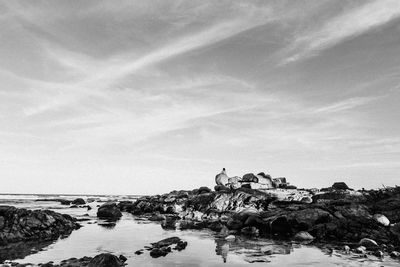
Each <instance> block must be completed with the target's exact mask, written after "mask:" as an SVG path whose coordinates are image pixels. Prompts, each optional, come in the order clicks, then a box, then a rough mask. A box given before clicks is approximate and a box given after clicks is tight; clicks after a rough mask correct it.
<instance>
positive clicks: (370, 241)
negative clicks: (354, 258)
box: [359, 238, 378, 248]
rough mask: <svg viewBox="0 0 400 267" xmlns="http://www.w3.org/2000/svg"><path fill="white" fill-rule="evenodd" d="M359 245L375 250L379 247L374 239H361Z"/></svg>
mask: <svg viewBox="0 0 400 267" xmlns="http://www.w3.org/2000/svg"><path fill="white" fill-rule="evenodd" d="M359 244H360V245H361V246H364V247H366V248H374V247H377V246H378V244H377V243H376V241H375V240H373V239H370V238H363V239H361V240H360V242H359Z"/></svg>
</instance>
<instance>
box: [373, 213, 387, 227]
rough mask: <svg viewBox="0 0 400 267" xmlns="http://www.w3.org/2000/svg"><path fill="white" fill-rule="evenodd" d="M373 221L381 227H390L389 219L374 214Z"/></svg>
mask: <svg viewBox="0 0 400 267" xmlns="http://www.w3.org/2000/svg"><path fill="white" fill-rule="evenodd" d="M374 220H375V221H376V222H378V223H379V224H381V225H383V226H389V225H390V221H389V219H388V218H387V217H386V216H385V215H382V214H375V215H374Z"/></svg>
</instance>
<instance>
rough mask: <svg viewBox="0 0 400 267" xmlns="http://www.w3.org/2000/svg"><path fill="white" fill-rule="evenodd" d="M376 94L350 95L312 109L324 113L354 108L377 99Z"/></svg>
mask: <svg viewBox="0 0 400 267" xmlns="http://www.w3.org/2000/svg"><path fill="white" fill-rule="evenodd" d="M379 98H380V97H377V96H368V97H352V98H348V99H345V100H342V101H339V102H336V103H333V104H330V105H327V106H324V107H320V108H317V109H315V110H313V112H325V113H334V112H341V111H346V110H350V109H354V108H356V107H359V106H363V105H366V104H368V103H370V102H372V101H374V100H377V99H379Z"/></svg>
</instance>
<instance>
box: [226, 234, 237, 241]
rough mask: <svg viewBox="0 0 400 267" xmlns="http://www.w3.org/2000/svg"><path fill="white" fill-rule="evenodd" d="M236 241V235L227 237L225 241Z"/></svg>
mask: <svg viewBox="0 0 400 267" xmlns="http://www.w3.org/2000/svg"><path fill="white" fill-rule="evenodd" d="M235 239H236V236H234V235H228V236H227V237H225V240H227V241H234V240H235Z"/></svg>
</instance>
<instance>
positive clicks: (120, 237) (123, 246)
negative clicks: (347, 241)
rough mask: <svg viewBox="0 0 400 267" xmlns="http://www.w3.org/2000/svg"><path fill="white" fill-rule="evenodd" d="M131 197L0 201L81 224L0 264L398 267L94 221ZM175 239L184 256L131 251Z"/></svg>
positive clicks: (149, 225)
mask: <svg viewBox="0 0 400 267" xmlns="http://www.w3.org/2000/svg"><path fill="white" fill-rule="evenodd" d="M78 197H80V198H83V199H85V200H88V199H89V200H91V201H92V202H90V203H88V204H87V205H89V206H90V207H91V208H92V209H91V210H88V209H87V208H70V207H69V206H65V205H61V204H60V203H59V202H57V201H46V200H49V199H58V198H61V199H69V200H73V199H76V198H78ZM138 197H140V196H135V195H130V196H127V195H124V196H116V195H34V194H32V195H26V194H25V195H18V194H7V195H6V194H3V195H0V205H10V206H15V207H18V208H25V209H30V210H36V209H49V210H53V211H56V212H59V213H65V214H69V215H71V216H74V217H76V218H77V219H80V220H81V221H80V224H81V225H82V227H81V228H80V229H78V230H75V231H73V232H72V234H71V235H69V236H67V237H62V238H59V239H58V240H54V241H52V242H48V241H45V242H22V243H17V244H13V245H11V246H8V247H3V248H2V247H0V262H1V261H6V262H7V261H13V262H18V263H32V264H35V265H37V264H39V263H46V262H49V261H52V262H54V263H59V262H60V261H62V260H65V259H69V258H81V257H84V256H95V255H98V254H100V253H104V252H109V253H113V254H115V255H117V256H119V255H124V256H125V257H126V258H127V261H126V263H127V266H150V267H151V266H160V267H161V266H163V267H169V266H182V267H183V266H185V267H188V266H192V267H201V266H204V267H205V266H207V267H208V266H254V267H258V266H271V267H272V266H321V267H329V266H379V267H380V266H400V262H399V261H396V260H393V259H391V258H390V257H385V258H384V259H380V258H377V257H374V256H368V257H367V258H365V257H362V256H360V255H354V254H350V255H347V254H344V253H342V252H341V251H336V250H334V251H333V252H332V251H329V250H328V249H325V246H321V245H318V246H315V245H312V244H304V243H296V242H291V241H288V240H272V239H266V238H246V237H242V236H238V237H237V238H236V240H233V241H227V240H225V239H223V238H220V237H218V236H217V235H216V234H215V233H214V232H212V231H209V230H183V231H181V230H166V229H163V228H162V227H161V223H159V222H150V221H148V220H146V219H144V218H141V217H137V216H133V215H132V214H129V213H123V216H122V218H121V219H120V220H119V221H117V222H116V223H115V224H110V223H108V222H106V221H103V220H100V219H98V218H97V217H96V211H97V206H98V205H101V204H102V203H104V202H106V201H111V200H113V201H119V200H132V201H134V200H136V199H137V198H138ZM172 236H178V237H180V238H181V239H182V240H184V241H187V242H188V246H187V247H186V249H185V250H183V251H179V252H178V251H174V250H173V252H172V253H170V254H168V255H167V256H165V257H160V258H152V257H151V256H150V255H149V252H148V251H147V250H144V253H143V254H141V255H136V254H135V251H138V250H140V249H143V248H145V247H146V246H149V245H150V243H153V242H157V241H159V240H161V239H164V238H167V237H172Z"/></svg>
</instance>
